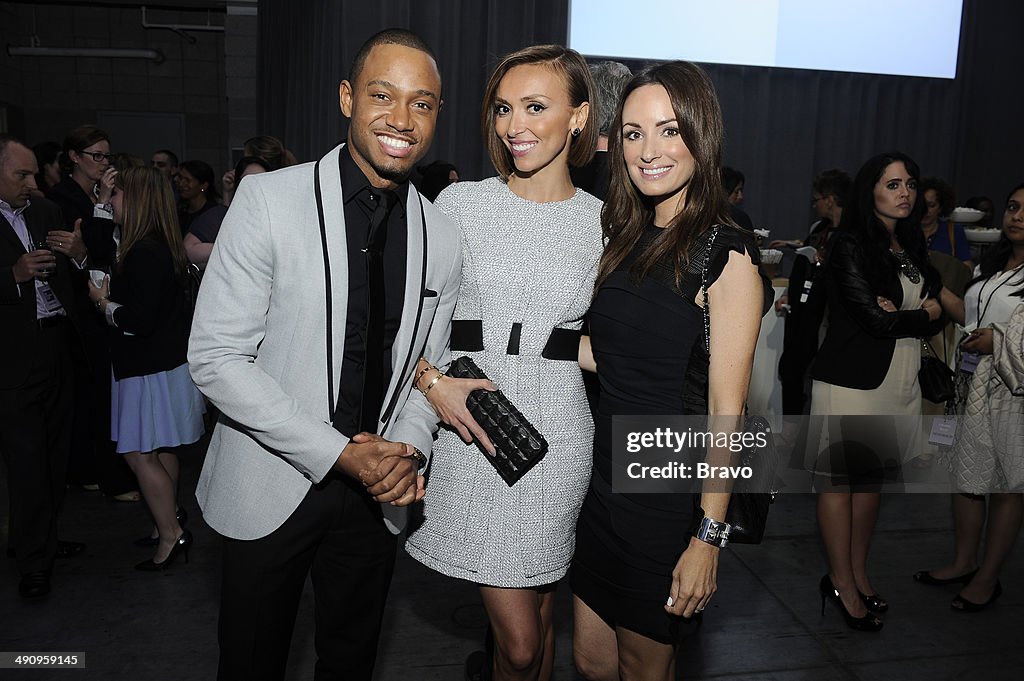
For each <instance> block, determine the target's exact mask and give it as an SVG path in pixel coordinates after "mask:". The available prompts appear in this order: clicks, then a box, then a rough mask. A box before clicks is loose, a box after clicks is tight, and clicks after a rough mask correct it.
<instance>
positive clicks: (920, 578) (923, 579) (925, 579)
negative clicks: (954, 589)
mask: <svg viewBox="0 0 1024 681" xmlns="http://www.w3.org/2000/svg"><path fill="white" fill-rule="evenodd" d="M977 571H978V569H977V568H975V569H973V570H971V571H970V572H965V573H964V574H962V575H957V576H956V577H946V578H943V579H940V578H939V577H932V573H931V572H929V571H928V570H921V571H920V572H915V573H914V581H915V582H918V583H920V584H927V585H928V586H947V585H949V584H967V583H968V582H970V581H971V580H972V579H974V574H975V573H976V572H977Z"/></svg>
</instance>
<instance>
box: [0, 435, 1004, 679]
mask: <svg viewBox="0 0 1024 681" xmlns="http://www.w3.org/2000/svg"><path fill="white" fill-rule="evenodd" d="M201 456H202V453H201V451H199V449H198V448H193V450H192V451H186V452H183V455H182V462H183V482H184V485H183V489H184V490H191V489H194V485H195V480H196V478H197V476H198V472H199V468H200V466H201ZM0 477H3V478H4V480H3V484H2V485H0V488H2V489H0V508H2V509H4V513H6V509H7V501H6V488H7V480H6V470H5V469H4V468H2V467H0ZM182 498H183V499H184V505H185V506H186V507H187V508H188V510H189V513H190V514H191V516H192V518H191V519H190V522H189V528H190V529H191V530H192V531H193V533H194V534H195V538H196V544H195V546H194V547H193V551H192V554H191V562H190V563H189V564H188V565H185V564H183V563H181V564H178V565H175V566H174V567H173V569H170V570H168V571H167V572H165V573H155V574H146V573H140V572H136V571H135V570H133V569H132V566H133V565H134V564H135V563H136V562H138V561H140V560H143V559H145V558H147V557H148V556H149V555H150V554H149V553H148V550H147V549H138V548H135V547H134V546H132V543H131V540H132V539H134V538H136V537H138V536H141V535H142V534H144V533H145V532H147V531H148V529H149V525H148V516H147V514H146V511H145V507H144V505H143V504H142V503H134V504H132V503H115V502H112V501H109V500H108V499H106V498H105V497H103V496H102V495H100V494H99V493H98V492H87V491H82V490H79V489H72V490H70V491H69V492H68V495H67V500H66V503H65V509H64V514H63V520H62V522H61V530H62V537H63V538H66V539H73V540H79V541H84V542H87V543H88V548H87V550H86V552H85V553H83V554H82V555H80V556H78V557H76V558H72V559H68V560H64V561H61V562H59V563H58V565H57V567H56V570H55V573H54V577H53V593H52V594H51V595H50V596H48V597H46V598H44V599H41V600H40V601H39V602H24V601H22V600H21V599H20V598H19V597H18V596H17V593H16V585H17V579H18V578H17V572H16V570H15V567H14V563H13V561H11V560H6V561H4V562H3V568H2V574H0V651H34V652H71V651H77V652H82V653H84V654H85V657H86V669H85V670H77V671H75V672H63V673H61V674H58V673H57V672H55V671H49V670H47V671H35V670H19V671H10V670H0V679H11V680H12V681H22V680H28V679H52V678H58V676H59V678H65V677H66V678H73V679H80V680H85V679H97V680H99V679H103V680H109V679H132V680H135V679H147V680H153V681H162V680H164V679H167V680H169V681H187V680H190V679H213V678H214V677H215V671H216V660H217V642H216V621H217V590H218V573H219V562H220V548H219V542H218V539H217V537H216V535H215V534H214V533H213V532H212V531H211V530H210V529H209V528H207V527H206V526H205V525H204V524H203V522H202V519H201V516H200V513H199V509H198V507H197V506H196V502H195V499H194V497H193V496H192V495H191V493H190V492H187V491H186V492H185V493H183V494H182ZM5 520H6V518H5V517H0V527H5V526H6V522H4V521H5ZM949 524H950V522H949V500H948V497H947V496H945V495H938V494H902V495H895V494H893V495H887V496H886V498H885V499H884V501H883V508H882V516H881V519H880V522H879V531H878V535H877V539H876V542H875V545H874V547H873V550H872V570H873V576H874V580H875V585H876V587H877V588H878V589H879V591H880V592H881V593H882V594H884V595H885V596H886V597H887V598H888V599H889V601H890V603H891V610H890V613H889V614H888V615H887V616H886V618H885V619H886V626H885V629H884V630H883V631H882V632H881V633H879V634H867V633H858V632H854V631H850V630H849V629H847V628H846V627H845V626H844V624H843V621H842V619H841V617H840V615H839V613H838V612H836V611H835V609H834V608H833V607H832V606H831V605H830V606H829V608H828V609H826V612H825V616H824V617H822V616H821V613H820V601H819V597H818V592H817V583H818V580H819V579H820V577H821V575H822V574H823V573H824V572H825V569H826V568H825V561H824V558H823V557H822V551H821V545H820V542H819V539H818V536H817V530H816V525H815V521H814V501H813V498H812V497H810V496H809V495H798V494H784V495H782V496H780V499H779V501H778V502H777V504H776V506H775V508H774V510H773V511H772V518H771V526H770V528H769V534H770V537H769V538H767V539H766V541H765V542H764V543H763V544H762V545H760V546H733V547H729V548H728V549H726V550H725V552H724V553H723V556H722V561H721V568H720V573H719V592H718V595H717V596H716V598H715V599H714V601H713V602H712V605H711V606H710V607H709V608H708V611H707V613H706V615H705V624H704V626H703V627H702V628H701V629H700V630H699V631H698V632H696V633H694V634H692V635H691V636H689V637H688V638H687V639H686V640H684V641H683V643H682V644H681V654H680V661H681V664H680V670H679V678H683V679H722V680H728V681H754V680H757V681H767V680H773V681H797V680H799V679H809V680H810V679H813V680H814V681H832V680H836V681H840V680H841V681H848V680H854V679H864V680H865V681H868V680H872V681H874V680H882V681H885V680H888V679H901V680H907V681H914V680H916V679H921V680H924V679H927V680H928V681H937V680H944V679H949V680H952V679H985V680H991V681H998V680H1007V681H1009V680H1010V679H1013V680H1014V681H1016V680H1017V679H1020V678H1021V674H1022V670H1024V644H1022V633H1024V595H1022V590H1024V587H1022V582H1024V579H1022V576H1024V548H1021V547H1018V549H1017V551H1016V552H1015V554H1014V555H1013V556H1012V557H1011V559H1010V562H1009V564H1008V565H1007V566H1006V568H1005V570H1004V572H1003V580H1002V581H1003V585H1004V588H1005V593H1004V595H1003V597H1002V598H1001V599H1000V600H999V601H998V602H997V603H996V604H995V605H993V606H992V607H991V608H989V609H988V610H986V611H985V612H983V613H979V614H973V615H969V614H963V613H957V612H953V611H952V610H951V609H950V607H949V601H950V599H951V598H952V597H953V596H954V595H955V594H956V588H955V587H944V588H937V587H928V586H923V585H919V584H917V583H915V582H914V581H913V580H912V579H911V575H912V574H913V573H914V572H915V571H916V570H920V569H924V568H930V567H934V566H938V565H940V564H941V563H942V561H944V560H945V559H946V558H947V557H948V552H949V550H950V531H949ZM557 617H558V650H557V656H556V664H555V678H556V679H565V680H571V679H575V678H578V677H577V676H576V674H575V671H574V669H573V666H572V655H571V609H570V607H569V594H568V589H567V588H566V585H565V584H562V585H561V586H560V589H559V606H558V610H557ZM312 619H313V618H312V598H311V591H310V590H309V587H308V585H307V592H306V594H305V595H304V599H303V604H302V608H301V610H300V613H299V618H298V623H297V625H296V629H295V635H294V638H293V644H292V653H291V657H290V662H289V666H290V673H289V678H290V679H309V678H312V668H313V663H314V653H313V644H312V638H313V630H312ZM485 626H486V618H485V616H484V612H483V609H482V607H481V605H480V602H479V599H478V597H477V593H476V589H475V588H474V587H473V586H472V585H469V584H466V583H464V582H458V581H454V580H450V579H447V578H444V577H441V576H439V575H437V574H435V573H433V572H431V571H430V570H428V569H426V568H424V567H423V566H421V565H420V564H419V563H416V562H415V561H413V560H412V559H410V558H409V557H408V556H406V555H404V553H400V557H399V560H398V565H397V568H396V573H395V579H394V583H393V586H392V589H391V595H390V601H389V607H388V613H387V616H386V619H385V624H384V633H383V641H382V645H381V649H380V654H379V658H378V665H377V669H378V672H377V675H376V676H377V679H380V680H381V681H390V680H391V679H401V680H402V681H410V680H412V681H433V680H435V679H436V680H442V679H444V680H451V681H461V679H462V678H463V662H464V660H465V658H466V655H467V654H469V653H470V652H471V651H473V650H474V649H477V648H480V647H481V645H480V644H481V641H482V638H483V633H484V629H485Z"/></svg>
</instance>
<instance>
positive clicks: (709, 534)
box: [693, 516, 732, 549]
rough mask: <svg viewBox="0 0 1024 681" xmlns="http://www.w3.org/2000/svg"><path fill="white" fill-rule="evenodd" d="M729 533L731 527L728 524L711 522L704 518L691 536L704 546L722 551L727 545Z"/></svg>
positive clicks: (709, 519) (716, 521)
mask: <svg viewBox="0 0 1024 681" xmlns="http://www.w3.org/2000/svg"><path fill="white" fill-rule="evenodd" d="M730 532H732V525H730V524H729V523H725V522H721V521H719V520H712V519H711V518H709V517H707V516H704V518H703V519H701V521H700V525H698V526H697V529H696V530H695V531H694V533H693V536H694V537H696V538H697V539H699V540H701V541H702V542H704V543H706V544H711V545H712V546H717V547H718V548H720V549H724V548H725V547H726V546H727V545H728V544H729V533H730Z"/></svg>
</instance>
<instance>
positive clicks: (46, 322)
mask: <svg viewBox="0 0 1024 681" xmlns="http://www.w3.org/2000/svg"><path fill="white" fill-rule="evenodd" d="M67 321H68V318H67V317H65V316H64V315H56V316H54V317H40V318H39V319H37V320H36V324H38V325H39V328H40V329H56V328H57V327H59V326H64V325H65V324H66V323H67Z"/></svg>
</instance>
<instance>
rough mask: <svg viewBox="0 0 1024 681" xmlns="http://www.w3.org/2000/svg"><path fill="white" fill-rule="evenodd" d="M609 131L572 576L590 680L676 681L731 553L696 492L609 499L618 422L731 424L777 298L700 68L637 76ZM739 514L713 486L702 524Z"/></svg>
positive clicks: (581, 658)
mask: <svg viewBox="0 0 1024 681" xmlns="http://www.w3.org/2000/svg"><path fill="white" fill-rule="evenodd" d="M611 132H612V134H611V135H610V144H609V152H608V154H609V158H610V159H611V163H610V166H611V185H610V187H609V193H608V201H607V203H606V204H605V207H604V211H603V213H602V216H601V222H602V226H603V228H604V233H605V236H606V237H607V239H608V247H607V249H606V251H605V253H604V256H603V258H602V260H601V265H600V271H599V273H598V284H597V291H596V294H595V297H594V302H593V305H592V307H591V311H590V314H591V343H592V356H589V353H588V352H587V347H586V344H584V349H583V351H582V352H581V363H582V364H584V365H585V368H586V365H589V367H590V368H591V369H593V368H594V367H595V361H596V369H597V374H598V378H599V380H600V382H601V398H600V403H599V405H598V409H597V414H596V438H595V443H594V473H593V477H592V479H591V483H590V489H589V491H588V494H587V497H586V500H585V501H584V504H583V510H582V513H581V515H580V519H579V523H578V525H577V540H576V555H575V558H574V560H573V563H572V589H573V593H574V595H575V599H574V609H575V616H576V617H575V631H574V654H575V659H576V665H577V668H578V669H579V671H580V672H581V673H582V674H583V676H584V677H585V678H587V679H618V678H620V674H621V676H622V678H628V679H652V680H654V679H657V680H665V681H667V680H669V679H674V678H675V649H674V643H675V640H676V636H677V633H678V628H679V625H680V623H681V622H683V621H684V620H686V619H688V618H690V617H692V616H693V614H694V613H698V612H700V611H702V610H703V609H704V608H705V607H707V605H708V602H709V601H710V599H711V598H712V596H713V595H714V592H715V589H716V577H717V571H718V553H719V550H720V548H721V546H723V545H724V543H722V542H716V543H711V542H710V541H708V540H709V539H711V538H710V537H707V536H706V535H704V540H702V539H700V538H698V537H697V536H689V535H690V534H691V528H692V524H693V521H694V519H695V518H694V516H695V508H696V506H697V505H696V504H695V503H694V502H695V499H694V496H695V495H694V494H682V493H680V494H638V495H632V494H621V493H613V491H612V488H611V479H612V478H611V469H612V453H611V449H612V445H611V425H612V417H613V416H614V415H630V414H632V415H639V414H652V415H658V414H660V415H678V414H690V415H701V414H707V415H709V416H712V417H715V419H714V420H715V424H714V425H713V426H711V428H712V429H717V428H718V427H719V425H720V422H721V421H726V422H728V423H729V424H730V425H728V426H727V427H736V423H737V421H738V417H737V415H739V414H742V413H743V407H744V402H745V401H746V397H747V387H748V384H749V381H750V372H751V366H752V363H753V357H754V346H755V343H756V341H757V334H758V330H759V328H760V319H761V316H762V315H763V314H764V312H766V311H767V309H768V307H769V306H770V305H771V300H772V289H771V285H770V283H769V282H768V280H767V279H766V278H765V277H764V276H763V275H762V274H761V273H760V271H759V268H758V264H759V257H758V250H757V247H756V246H755V243H754V239H753V235H752V234H751V233H749V232H747V231H744V230H741V229H740V228H738V227H736V226H735V225H734V224H732V222H731V221H730V220H729V217H728V215H729V212H728V207H727V204H726V200H725V195H724V191H723V189H722V185H721V183H720V181H719V172H720V170H719V169H720V164H721V143H722V116H721V110H720V109H719V105H718V100H717V98H716V96H715V92H714V88H713V86H712V84H711V81H710V80H709V79H708V77H707V75H706V74H705V73H704V72H703V71H702V70H701V69H700V68H698V67H697V66H694V65H693V64H689V63H686V62H670V63H665V64H660V65H657V66H653V67H651V68H648V69H646V70H645V71H643V72H641V73H640V74H638V75H637V76H635V77H634V78H633V79H632V80H631V81H630V83H629V84H628V85H627V86H626V89H625V91H624V92H623V101H622V103H621V104H620V105H619V109H618V111H617V112H616V117H615V121H614V122H613V124H612V128H611ZM705 269H706V270H707V272H706V275H705V273H704V270H705ZM705 277H706V279H705ZM703 280H706V282H707V296H708V305H709V308H710V341H709V344H710V361H709V356H708V352H707V350H706V349H705V325H704V321H705V320H704V310H703V306H704V291H703V288H702V281H703ZM720 454H721V452H719V451H717V450H712V451H711V452H709V453H708V456H709V458H711V457H713V456H718V455H720ZM728 503H729V494H728V493H726V492H711V491H709V489H708V488H704V489H703V491H702V493H701V494H700V497H699V508H700V509H702V510H701V511H699V512H702V513H703V514H704V517H705V518H707V519H708V520H710V521H712V522H714V521H723V520H724V518H725V511H726V507H727V506H728ZM696 519H697V520H700V518H696ZM720 524H721V525H724V523H720Z"/></svg>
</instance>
